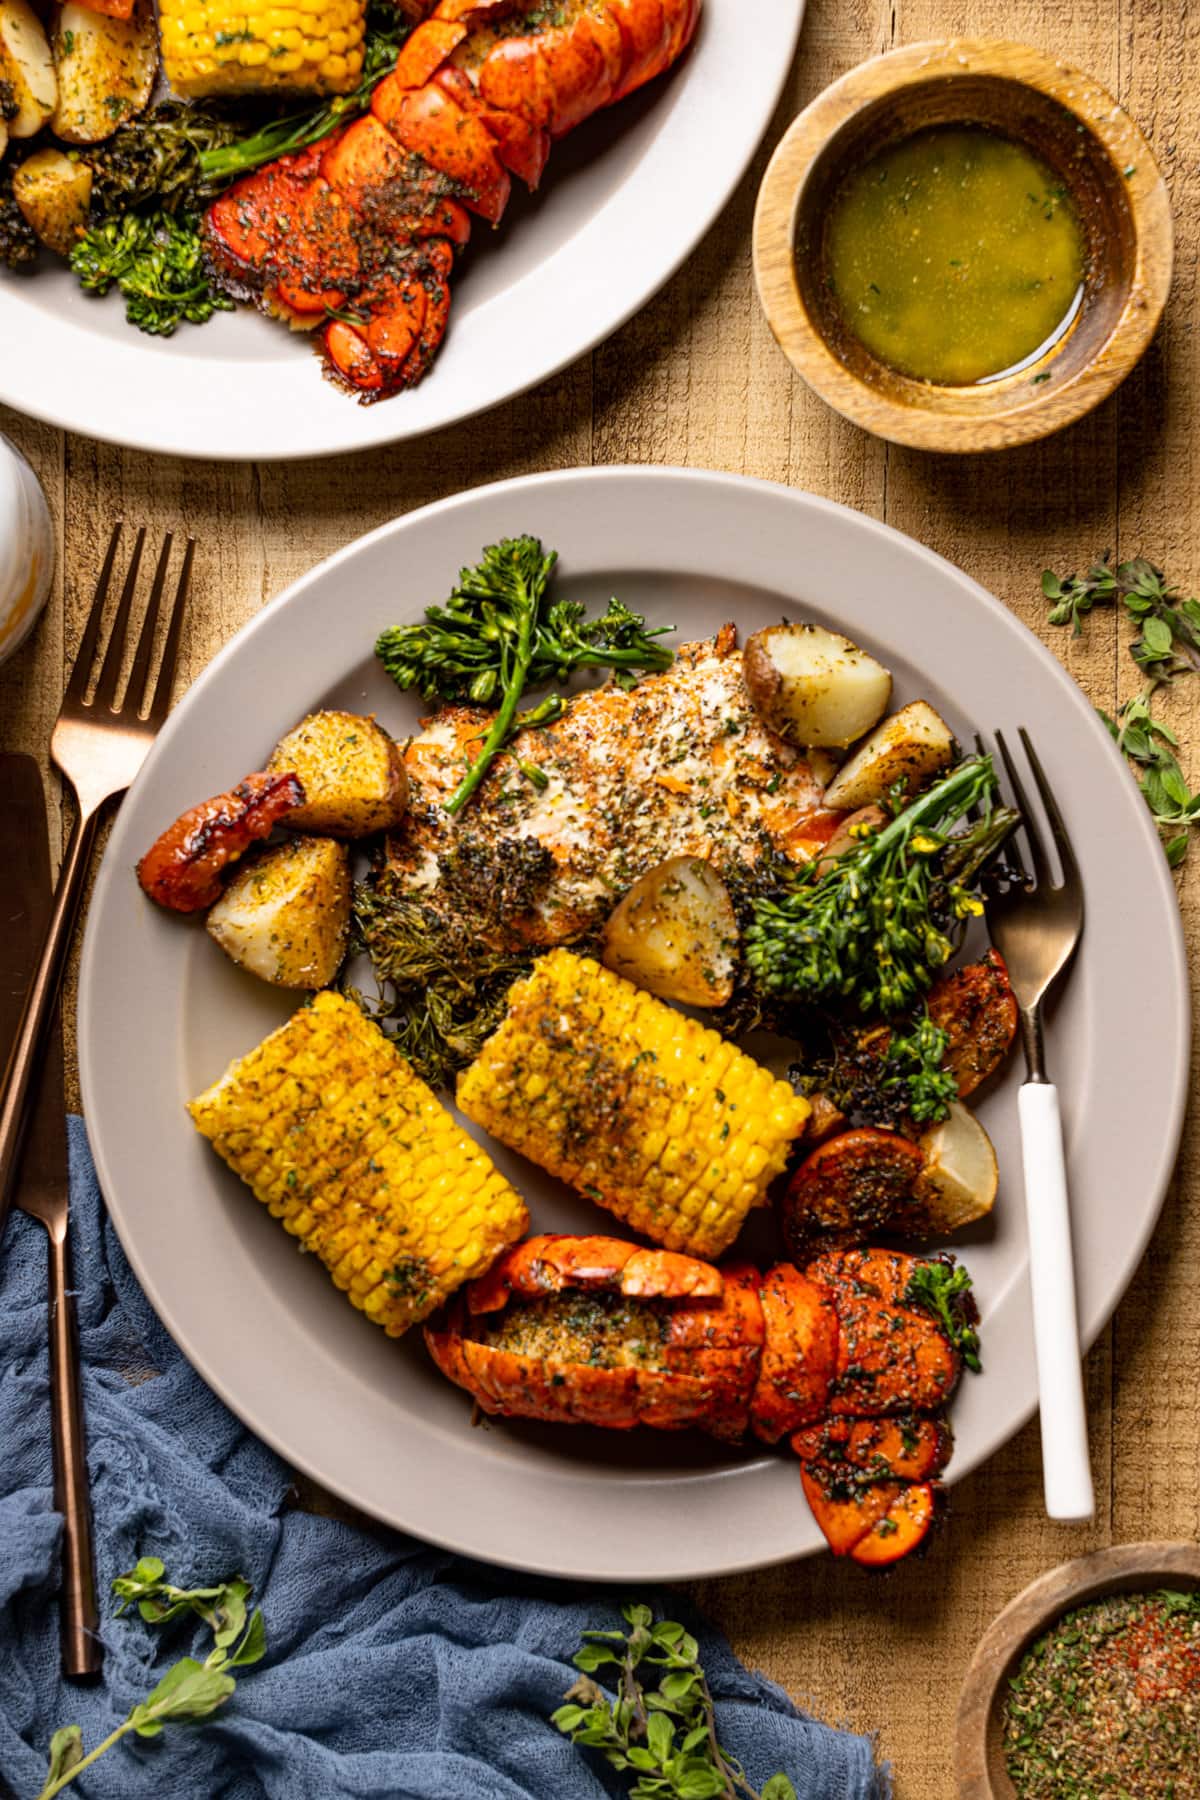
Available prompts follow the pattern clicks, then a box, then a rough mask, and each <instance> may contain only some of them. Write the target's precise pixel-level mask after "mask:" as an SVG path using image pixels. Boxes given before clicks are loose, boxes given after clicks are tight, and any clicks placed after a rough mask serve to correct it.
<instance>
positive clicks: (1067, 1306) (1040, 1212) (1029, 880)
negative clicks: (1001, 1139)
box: [986, 728, 1095, 1519]
mask: <svg viewBox="0 0 1200 1800" xmlns="http://www.w3.org/2000/svg"><path fill="white" fill-rule="evenodd" d="M1020 738H1021V743H1022V745H1023V746H1024V750H1025V755H1026V757H1027V758H1028V762H1029V768H1030V770H1031V772H1032V775H1033V779H1034V783H1035V785H1036V787H1037V791H1038V794H1039V795H1040V797H1041V802H1042V806H1043V808H1044V809H1045V813H1046V819H1047V822H1048V823H1049V826H1050V833H1051V836H1052V837H1053V839H1054V847H1055V849H1056V851H1057V853H1058V862H1059V867H1060V869H1061V871H1062V876H1061V880H1060V881H1059V882H1057V883H1055V882H1054V881H1053V879H1052V874H1051V869H1050V863H1049V859H1048V858H1047V856H1046V852H1045V849H1044V847H1043V844H1042V838H1041V833H1040V831H1039V828H1038V825H1037V821H1036V819H1035V817H1034V814H1033V813H1032V811H1031V810H1030V806H1029V802H1028V800H1027V799H1026V797H1025V790H1024V787H1023V786H1022V783H1021V778H1020V776H1019V775H1018V773H1017V770H1016V766H1015V764H1014V762H1013V759H1012V757H1011V756H1010V754H1009V751H1008V746H1007V745H1006V744H1005V742H1004V739H1003V737H1002V736H1001V734H1000V732H997V733H996V747H997V749H998V750H999V752H1000V757H1001V760H1002V762H1003V764H1004V768H1005V772H1006V774H1007V776H1008V783H1009V788H1010V790H1011V793H1012V798H1013V800H1014V802H1015V804H1016V805H1017V807H1018V808H1019V809H1020V812H1021V815H1022V819H1023V823H1024V828H1025V835H1026V837H1027V839H1028V842H1029V852H1030V859H1031V861H1032V864H1033V870H1032V874H1030V873H1029V872H1028V871H1027V870H1026V869H1025V867H1024V864H1023V862H1022V859H1021V853H1020V851H1019V850H1018V849H1017V847H1016V842H1015V840H1014V839H1010V840H1009V844H1008V848H1007V850H1006V857H1007V860H1008V862H1009V864H1010V865H1011V866H1012V867H1013V868H1014V870H1015V872H1016V877H1017V878H1016V879H1015V880H1013V881H1010V882H1008V883H1007V884H1005V885H1004V886H1002V887H1001V886H998V885H997V884H995V883H993V884H992V885H991V886H990V887H989V888H988V892H987V899H986V911H987V925H988V932H989V934H990V936H991V940H992V943H993V944H994V945H995V946H996V949H997V950H998V951H999V952H1000V954H1001V956H1002V957H1003V958H1004V960H1005V962H1006V963H1007V965H1008V973H1009V979H1010V980H1011V982H1012V985H1013V992H1014V994H1015V995H1016V998H1017V1005H1018V1007H1019V1009H1020V1021H1021V1042H1022V1045H1023V1047H1024V1051H1025V1067H1026V1076H1025V1081H1024V1084H1023V1085H1022V1088H1021V1092H1020V1096H1019V1099H1018V1102H1017V1105H1018V1116H1019V1119H1020V1125H1021V1155H1022V1163H1023V1167H1024V1173H1025V1211H1026V1217H1027V1220H1028V1230H1029V1284H1030V1288H1031V1290H1032V1296H1033V1334H1034V1347H1035V1350H1036V1353H1037V1374H1038V1395H1039V1399H1040V1403H1041V1422H1042V1478H1043V1482H1044V1485H1045V1493H1046V1511H1047V1512H1048V1513H1049V1515H1050V1517H1051V1518H1052V1519H1090V1518H1091V1517H1092V1516H1093V1513H1094V1512H1095V1496H1094V1493H1093V1490H1092V1473H1091V1466H1090V1463H1089V1460H1088V1437H1087V1412H1086V1408H1085V1406H1084V1397H1083V1370H1082V1366H1081V1355H1080V1347H1079V1320H1078V1315H1077V1312H1076V1306H1075V1265H1074V1258H1073V1256H1072V1252H1071V1213H1070V1205H1069V1200H1068V1191H1067V1167H1066V1157H1065V1155H1064V1152H1063V1133H1062V1120H1061V1117H1060V1114H1059V1107H1058V1089H1057V1088H1056V1087H1055V1086H1054V1085H1053V1083H1052V1082H1051V1081H1050V1080H1049V1078H1048V1076H1047V1074H1046V1064H1045V1047H1044V1044H1043V1040H1042V1002H1043V1001H1044V999H1045V998H1046V995H1047V994H1048V993H1049V992H1050V990H1051V988H1052V987H1053V986H1054V985H1055V983H1056V982H1057V981H1059V980H1060V979H1061V978H1062V976H1063V974H1064V973H1065V971H1066V969H1067V967H1068V965H1069V963H1070V961H1071V958H1072V957H1073V956H1074V954H1075V949H1076V946H1077V945H1078V943H1079V939H1080V937H1081V936H1082V933H1083V882H1082V880H1081V878H1080V874H1079V866H1078V864H1077V863H1076V861H1075V855H1074V852H1073V851H1072V849H1071V840H1070V838H1069V837H1068V835H1067V828H1066V826H1065V825H1064V824H1063V820H1062V814H1061V813H1060V811H1059V808H1058V804H1057V802H1056V800H1055V798H1054V794H1053V791H1052V790H1051V787H1050V784H1049V782H1048V781H1047V779H1046V776H1045V772H1044V771H1043V769H1042V765H1041V763H1040V762H1039V761H1038V757H1037V753H1036V751H1035V750H1034V748H1033V745H1032V743H1031V742H1030V740H1029V733H1028V732H1027V731H1025V730H1024V729H1023V728H1022V730H1021V732H1020Z"/></svg>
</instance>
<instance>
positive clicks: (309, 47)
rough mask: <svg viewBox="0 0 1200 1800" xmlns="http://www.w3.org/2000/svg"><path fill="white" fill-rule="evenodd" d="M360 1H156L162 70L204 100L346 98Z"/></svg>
mask: <svg viewBox="0 0 1200 1800" xmlns="http://www.w3.org/2000/svg"><path fill="white" fill-rule="evenodd" d="M366 11H367V7H366V0H159V8H158V15H159V33H160V37H161V40H162V57H163V67H164V68H165V70H166V73H167V80H168V81H169V82H170V83H171V86H172V87H173V88H174V90H175V92H176V93H177V94H179V95H181V96H182V97H183V98H184V99H187V100H198V99H201V98H202V97H203V96H204V95H206V94H264V93H271V94H274V93H303V94H348V93H350V92H351V90H352V89H353V88H354V87H355V86H356V84H357V82H358V78H359V76H360V75H361V73H362V66H363V34H364V31H365V28H366Z"/></svg>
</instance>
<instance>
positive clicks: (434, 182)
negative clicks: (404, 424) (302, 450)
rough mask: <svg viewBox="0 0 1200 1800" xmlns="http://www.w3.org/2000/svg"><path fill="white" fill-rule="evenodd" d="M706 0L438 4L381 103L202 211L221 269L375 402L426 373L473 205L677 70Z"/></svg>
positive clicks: (505, 193)
mask: <svg viewBox="0 0 1200 1800" xmlns="http://www.w3.org/2000/svg"><path fill="white" fill-rule="evenodd" d="M700 4H701V0H560V3H559V4H558V5H557V6H556V7H555V8H554V9H552V10H549V9H546V8H545V7H544V6H543V5H542V4H541V0H441V4H440V5H438V6H437V7H436V8H435V9H434V10H433V11H432V13H431V14H430V16H428V17H426V18H424V20H423V22H422V23H420V24H418V25H417V26H416V28H415V29H414V31H413V32H412V34H411V36H410V37H409V38H408V39H407V41H406V42H405V44H404V45H403V46H402V48H401V50H400V54H399V56H398V57H397V60H396V66H395V68H394V69H393V70H392V71H391V73H390V74H388V75H387V76H385V77H384V79H383V80H382V81H381V82H380V83H379V86H378V87H377V88H376V90H375V92H374V94H373V96H372V99H371V110H370V112H369V113H368V114H366V115H365V116H364V117H362V118H360V119H357V120H356V121H355V122H354V123H353V124H352V125H350V126H348V127H344V128H342V129H339V130H338V131H336V132H334V133H333V134H332V135H331V136H330V137H328V138H326V139H324V140H323V142H322V143H320V144H318V145H315V146H313V147H312V148H311V149H309V150H305V151H301V152H299V153H298V154H295V155H291V156H285V157H281V158H279V159H278V160H277V161H276V162H273V163H269V164H268V165H267V166H266V167H265V168H262V169H260V170H258V171H256V173H254V174H252V175H248V176H246V177H244V178H243V179H242V180H241V181H239V182H236V183H235V184H234V186H233V187H231V188H230V189H229V190H228V192H227V193H225V194H223V195H222V196H221V197H220V198H219V199H218V200H216V201H214V202H213V204H212V206H211V207H210V208H209V210H208V213H207V215H206V219H205V236H206V245H207V251H208V259H209V262H210V265H211V267H212V269H213V272H214V274H215V276H216V278H217V280H218V281H220V282H222V283H223V285H225V286H226V287H227V288H229V289H230V291H232V292H234V293H236V294H238V295H239V296H245V295H249V296H250V297H253V298H255V299H256V300H257V301H258V303H259V304H260V305H261V306H262V308H263V310H264V311H267V312H271V313H274V314H277V315H281V316H283V317H284V318H285V319H286V320H287V321H288V323H289V324H290V325H292V326H293V327H294V328H297V329H311V328H314V327H317V328H319V339H318V341H319V342H320V344H321V346H322V348H323V349H324V351H325V353H326V356H327V358H328V362H329V364H330V367H331V369H332V370H333V372H334V373H335V374H336V375H337V376H339V377H340V379H341V380H342V381H343V382H344V383H345V384H346V385H347V386H349V387H351V388H353V389H355V390H356V391H358V393H359V394H360V395H361V397H362V398H364V399H377V398H380V397H381V396H383V395H385V394H390V393H393V392H395V391H396V390H397V389H398V388H402V387H410V386H412V385H414V384H415V383H416V382H417V381H419V380H421V379H422V377H423V376H424V375H425V373H426V372H427V370H428V368H429V366H430V364H431V363H432V361H433V359H434V357H435V356H436V354H437V350H438V346H439V344H440V343H441V340H442V337H443V335H444V333H445V330H446V325H447V321H448V318H449V311H450V285H449V278H450V275H451V273H452V269H453V262H454V256H455V253H456V252H457V251H458V250H459V249H461V248H462V246H463V245H464V244H465V243H466V241H467V238H468V237H469V235H470V217H469V215H470V214H475V215H476V216H477V217H479V218H482V219H484V220H486V221H487V222H488V223H489V224H492V225H495V224H498V223H499V221H500V219H501V218H502V217H503V214H504V211H505V208H506V207H507V205H508V200H509V196H510V193H511V189H512V179H513V177H514V176H516V178H517V179H518V180H520V181H522V182H524V183H525V184H526V186H528V187H530V188H535V187H536V186H537V185H538V182H539V181H540V179H541V176H542V171H543V169H544V168H545V165H546V159H547V157H548V155H549V152H550V146H551V143H552V141H553V140H554V139H555V138H559V137H562V136H564V135H565V133H566V132H568V131H571V130H573V129H574V127H575V126H576V125H578V124H580V123H582V121H583V120H584V119H586V118H589V117H590V116H591V114H592V113H594V112H596V111H598V110H599V109H600V108H601V107H604V106H609V105H612V104H613V103H614V102H615V101H617V100H621V99H623V98H624V97H625V96H626V95H627V94H630V93H632V92H633V91H634V89H636V88H638V87H641V86H642V85H643V84H644V83H645V82H647V81H651V80H653V79H654V78H655V77H656V76H657V75H660V74H661V73H662V72H663V71H664V70H665V69H667V68H669V67H670V65H671V63H673V62H674V61H675V60H676V59H677V58H678V57H679V56H680V55H682V53H683V51H684V49H685V48H686V47H687V45H688V44H689V43H690V41H691V38H692V36H693V34H694V32H695V29H696V26H697V23H698V20H699V13H700Z"/></svg>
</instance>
